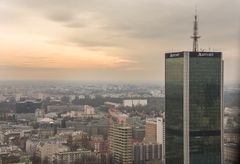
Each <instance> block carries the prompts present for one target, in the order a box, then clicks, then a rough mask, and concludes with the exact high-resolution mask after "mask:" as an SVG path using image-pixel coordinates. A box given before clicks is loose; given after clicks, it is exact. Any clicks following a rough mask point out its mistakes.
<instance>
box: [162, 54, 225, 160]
mask: <svg viewBox="0 0 240 164" xmlns="http://www.w3.org/2000/svg"><path fill="white" fill-rule="evenodd" d="M222 92H223V61H222V54H221V52H195V51H194V52H177V53H166V54H165V95H166V98H165V117H166V125H165V127H166V164H221V163H222V161H223V159H222V158H223V145H222V143H223V142H222V136H223V135H222V134H223V127H222V124H223V123H222V112H223V111H222V102H223V100H222V99H223V96H222Z"/></svg>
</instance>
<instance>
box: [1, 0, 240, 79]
mask: <svg viewBox="0 0 240 164" xmlns="http://www.w3.org/2000/svg"><path fill="white" fill-rule="evenodd" d="M196 5H197V8H198V15H199V33H200V35H201V38H200V40H199V45H200V50H204V51H209V50H211V51H222V52H223V57H224V62H225V74H224V77H225V82H226V83H228V82H237V81H238V80H239V78H240V77H239V75H238V71H237V70H239V62H240V57H239V40H240V39H239V36H240V30H239V29H240V23H239V20H240V19H239V18H240V17H239V15H240V13H239V6H240V4H239V1H238V0H232V1H231V2H229V1H227V0H212V1H207V0H201V1H200V0H196V1H190V0H184V2H183V1H179V0H173V1H163V0H151V1H149V0H138V1H137V2H136V1H128V0H121V1H117V0H107V1H102V0H93V1H76V0H68V1H66V0H51V1H46V0H41V1H39V0H11V1H1V2H0V31H1V35H0V38H1V39H0V45H1V46H0V54H1V55H0V61H1V62H0V79H1V80H95V81H98V80H100V81H106V80H110V81H149V82H150V81H151V82H153V81H156V82H158V81H163V80H164V53H165V52H169V51H183V50H191V49H192V40H191V39H190V36H191V35H192V23H193V15H194V13H195V6H196Z"/></svg>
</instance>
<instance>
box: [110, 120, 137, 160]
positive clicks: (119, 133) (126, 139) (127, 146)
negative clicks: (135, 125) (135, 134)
mask: <svg viewBox="0 0 240 164" xmlns="http://www.w3.org/2000/svg"><path fill="white" fill-rule="evenodd" d="M109 140H110V152H111V153H112V156H113V163H116V164H132V161H133V155H132V127H131V126H129V125H126V124H118V123H116V124H113V125H112V126H111V128H110V133H109Z"/></svg>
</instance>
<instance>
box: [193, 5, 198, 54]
mask: <svg viewBox="0 0 240 164" xmlns="http://www.w3.org/2000/svg"><path fill="white" fill-rule="evenodd" d="M191 38H192V39H193V51H195V52H196V51H198V39H199V38H200V36H199V35H198V20H197V7H196V8H195V15H194V23H193V36H192V37H191Z"/></svg>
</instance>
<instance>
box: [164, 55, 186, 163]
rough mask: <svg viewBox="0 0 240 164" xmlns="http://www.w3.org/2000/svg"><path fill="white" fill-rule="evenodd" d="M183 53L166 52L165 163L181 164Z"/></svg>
mask: <svg viewBox="0 0 240 164" xmlns="http://www.w3.org/2000/svg"><path fill="white" fill-rule="evenodd" d="M183 66H184V62H183V53H181V54H179V55H175V56H174V55H172V54H166V60H165V69H166V70H165V71H166V73H165V96H166V99H165V109H166V110H165V118H166V125H165V127H166V132H165V134H166V142H165V143H166V150H167V151H166V157H167V158H166V163H176V164H183Z"/></svg>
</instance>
